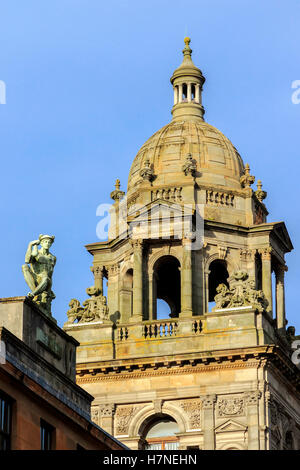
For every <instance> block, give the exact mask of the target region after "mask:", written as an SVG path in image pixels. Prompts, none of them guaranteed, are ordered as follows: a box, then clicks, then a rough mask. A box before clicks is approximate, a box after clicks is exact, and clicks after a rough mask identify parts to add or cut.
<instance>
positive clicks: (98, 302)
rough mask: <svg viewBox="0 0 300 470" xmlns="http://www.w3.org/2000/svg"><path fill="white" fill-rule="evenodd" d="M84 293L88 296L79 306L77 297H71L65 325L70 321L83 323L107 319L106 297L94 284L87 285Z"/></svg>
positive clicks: (70, 322)
mask: <svg viewBox="0 0 300 470" xmlns="http://www.w3.org/2000/svg"><path fill="white" fill-rule="evenodd" d="M86 293H87V294H88V295H89V296H90V298H89V299H87V300H85V301H84V302H83V304H82V307H81V306H80V302H79V300H77V299H72V300H71V301H70V303H69V307H70V309H69V310H68V311H67V315H68V321H67V322H66V323H65V325H70V324H72V323H76V322H77V323H85V322H95V321H103V322H105V321H108V306H107V301H106V297H105V296H104V295H102V294H101V290H100V289H99V288H97V287H95V286H92V287H88V288H87V289H86Z"/></svg>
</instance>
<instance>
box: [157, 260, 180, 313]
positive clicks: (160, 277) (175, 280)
mask: <svg viewBox="0 0 300 470" xmlns="http://www.w3.org/2000/svg"><path fill="white" fill-rule="evenodd" d="M179 266H180V263H179V261H178V259H177V258H174V256H162V257H161V258H159V259H158V260H157V261H156V263H155V265H154V269H153V319H162V318H168V317H171V318H173V317H178V315H179V312H180V289H181V286H180V271H179ZM158 299H161V300H163V301H164V302H165V303H166V304H167V306H168V309H166V305H165V304H164V303H162V302H159V301H158Z"/></svg>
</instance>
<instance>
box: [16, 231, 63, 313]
mask: <svg viewBox="0 0 300 470" xmlns="http://www.w3.org/2000/svg"><path fill="white" fill-rule="evenodd" d="M54 238H55V237H54V236H52V235H40V236H39V239H38V240H33V241H31V242H30V243H29V245H28V248H27V251H26V255H25V263H26V264H23V266H22V271H23V275H24V278H25V281H26V282H27V284H28V286H29V288H30V289H31V292H29V293H28V295H27V297H28V298H30V299H32V301H33V302H35V303H36V304H37V305H38V306H39V308H40V309H41V310H42V312H44V313H45V314H46V315H48V316H51V302H52V300H53V299H55V294H54V292H53V291H52V290H51V287H52V275H53V270H54V266H55V263H56V257H55V256H53V255H52V254H51V253H50V252H49V249H50V247H51V245H52V243H53V242H54ZM39 245H41V248H40V249H38V246H39ZM28 265H30V266H28Z"/></svg>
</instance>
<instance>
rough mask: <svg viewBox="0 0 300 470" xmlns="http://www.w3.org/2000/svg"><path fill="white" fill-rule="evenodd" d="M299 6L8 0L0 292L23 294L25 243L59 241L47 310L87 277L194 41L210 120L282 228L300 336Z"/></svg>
mask: <svg viewBox="0 0 300 470" xmlns="http://www.w3.org/2000/svg"><path fill="white" fill-rule="evenodd" d="M299 19H300V2H299V0H290V1H289V2H286V1H283V0H281V1H278V0H277V1H276V0H264V1H261V0H226V1H225V0H206V1H200V0H190V1H189V2H182V1H178V0H172V1H171V0H164V1H162V0H160V1H157V0H148V1H147V2H146V1H137V0H131V1H125V0H124V1H123V0H110V1H109V2H104V1H101V0H52V1H51V2H50V1H41V0H26V2H25V1H21V0H4V1H2V2H1V9H0V24H1V27H0V43H1V48H0V80H3V81H4V82H5V83H6V87H7V96H6V100H7V103H6V105H0V152H1V185H0V192H1V199H0V204H1V246H0V250H1V264H0V280H1V283H0V296H1V297H9V296H18V295H24V294H26V293H27V292H28V287H27V285H26V284H25V281H24V279H23V275H22V272H21V265H22V264H23V262H24V255H25V251H26V248H27V244H28V242H29V241H30V240H33V239H36V238H37V237H38V235H39V234H40V233H50V234H54V235H55V236H56V240H55V244H54V245H53V247H52V252H53V253H54V254H55V255H56V256H57V259H58V262H57V267H56V270H55V273H54V285H53V290H54V292H55V293H56V296H57V298H56V300H55V301H54V302H53V313H54V315H55V316H56V318H57V319H58V322H59V324H60V325H62V324H63V323H64V321H65V320H66V315H65V312H66V310H67V309H68V303H69V300H70V299H71V298H73V297H76V298H78V299H79V300H81V301H82V300H84V299H85V298H86V294H85V289H86V287H89V286H90V285H92V284H93V278H92V273H91V272H90V266H91V263H92V257H91V256H90V255H89V254H88V253H87V252H86V250H85V248H84V245H85V244H87V243H90V242H94V241H97V238H96V224H97V222H98V220H99V219H98V218H97V217H96V208H97V206H98V204H100V203H103V202H107V203H109V202H110V199H109V193H110V191H111V190H112V189H113V185H114V182H115V179H116V178H117V177H119V178H120V180H121V183H122V184H123V188H126V185H127V175H128V172H129V168H130V165H131V162H132V160H133V158H134V156H135V155H136V153H137V151H138V149H139V147H140V146H141V145H142V144H143V143H144V141H145V140H146V139H147V138H148V137H150V136H151V135H152V134H153V133H154V132H155V131H156V130H158V129H159V128H160V127H162V126H163V125H165V124H166V123H167V122H169V120H170V118H171V116H170V111H171V106H172V103H173V96H172V94H173V93H172V88H171V85H170V82H169V77H170V76H171V74H172V72H173V70H174V69H175V68H176V67H177V66H178V65H179V64H180V62H181V60H182V54H181V50H182V48H183V38H184V36H185V35H186V34H188V35H189V36H191V38H192V43H191V47H192V49H193V59H194V62H195V64H196V65H198V66H199V67H200V68H201V70H202V72H203V74H204V75H205V77H206V83H205V86H204V93H203V103H204V106H205V109H206V115H205V117H206V120H207V121H208V122H209V123H211V124H213V125H214V126H216V127H217V128H219V129H220V130H221V131H222V132H223V133H224V134H225V135H226V136H227V137H229V138H230V139H231V141H232V142H233V144H234V145H235V146H236V147H237V149H238V150H239V152H240V154H241V155H242V157H243V159H244V161H245V162H249V163H250V165H251V170H252V171H251V172H252V174H254V175H255V176H256V179H262V181H263V185H264V189H265V190H267V191H268V198H267V200H266V204H267V207H268V209H269V212H270V215H269V219H268V220H269V221H281V220H284V221H285V222H286V225H287V228H288V230H289V233H290V236H291V239H292V241H293V244H294V247H295V250H294V251H293V252H292V253H291V254H289V255H288V256H287V264H288V266H289V271H288V273H287V276H286V298H287V316H288V319H289V324H294V325H296V327H297V329H298V333H300V318H299V313H298V305H299V295H298V294H299V276H298V269H299V268H298V267H297V266H298V264H297V263H298V262H299V258H300V247H299V242H300V233H299V228H300V224H299V208H298V206H299V204H300V184H299V172H300V164H299V123H300V104H299V105H295V104H293V103H292V101H291V96H292V92H293V90H292V88H291V84H292V82H293V81H294V80H300V60H299V44H300V25H299Z"/></svg>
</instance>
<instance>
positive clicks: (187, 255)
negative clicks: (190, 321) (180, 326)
mask: <svg viewBox="0 0 300 470" xmlns="http://www.w3.org/2000/svg"><path fill="white" fill-rule="evenodd" d="M180 271H181V312H180V315H179V316H180V317H181V318H182V317H190V316H192V314H193V297H192V295H193V289H192V288H193V278H192V240H191V238H190V237H186V238H183V239H182V266H181V270H180Z"/></svg>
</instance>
